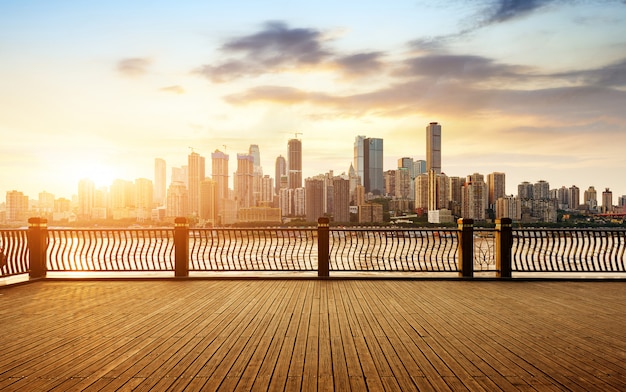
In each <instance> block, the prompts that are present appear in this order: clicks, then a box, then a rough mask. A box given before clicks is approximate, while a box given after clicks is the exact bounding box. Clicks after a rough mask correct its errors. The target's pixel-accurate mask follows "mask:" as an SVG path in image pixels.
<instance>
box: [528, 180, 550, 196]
mask: <svg viewBox="0 0 626 392" xmlns="http://www.w3.org/2000/svg"><path fill="white" fill-rule="evenodd" d="M532 199H535V200H541V199H550V184H549V183H548V182H546V181H544V180H539V181H538V182H536V183H535V184H534V185H533V193H532Z"/></svg>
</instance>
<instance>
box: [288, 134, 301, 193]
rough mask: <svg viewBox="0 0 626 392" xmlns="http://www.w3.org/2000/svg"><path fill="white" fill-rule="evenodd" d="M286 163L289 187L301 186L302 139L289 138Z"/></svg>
mask: <svg viewBox="0 0 626 392" xmlns="http://www.w3.org/2000/svg"><path fill="white" fill-rule="evenodd" d="M287 165H288V167H287V168H288V170H287V175H288V177H289V180H288V184H289V189H296V188H302V141H301V140H300V139H289V142H288V143H287Z"/></svg>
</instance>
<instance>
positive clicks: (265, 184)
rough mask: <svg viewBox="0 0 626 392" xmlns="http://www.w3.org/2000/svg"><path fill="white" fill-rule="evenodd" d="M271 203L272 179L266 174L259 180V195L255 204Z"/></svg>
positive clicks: (272, 197) (272, 195)
mask: <svg viewBox="0 0 626 392" xmlns="http://www.w3.org/2000/svg"><path fill="white" fill-rule="evenodd" d="M273 201H274V179H273V178H271V177H270V176H269V175H268V174H266V175H264V176H263V177H262V178H261V193H260V195H259V199H258V202H257V204H258V203H259V202H260V203H271V202H273Z"/></svg>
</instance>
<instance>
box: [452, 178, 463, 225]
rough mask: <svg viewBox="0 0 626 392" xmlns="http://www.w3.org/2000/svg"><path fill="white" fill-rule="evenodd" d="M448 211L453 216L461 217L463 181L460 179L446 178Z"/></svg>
mask: <svg viewBox="0 0 626 392" xmlns="http://www.w3.org/2000/svg"><path fill="white" fill-rule="evenodd" d="M448 182H449V185H448V194H449V195H448V200H449V203H448V209H449V210H450V211H452V214H453V215H454V216H461V206H462V204H463V182H464V181H463V179H462V178H461V177H448Z"/></svg>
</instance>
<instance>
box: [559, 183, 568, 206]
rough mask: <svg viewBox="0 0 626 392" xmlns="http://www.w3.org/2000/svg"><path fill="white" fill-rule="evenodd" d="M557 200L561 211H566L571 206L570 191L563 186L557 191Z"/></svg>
mask: <svg viewBox="0 0 626 392" xmlns="http://www.w3.org/2000/svg"><path fill="white" fill-rule="evenodd" d="M556 198H557V200H558V205H559V209H561V210H564V209H566V208H567V206H568V204H569V190H568V189H567V187H565V186H562V187H560V188H559V189H557V191H556Z"/></svg>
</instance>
